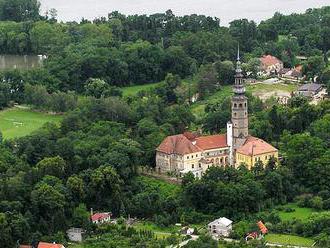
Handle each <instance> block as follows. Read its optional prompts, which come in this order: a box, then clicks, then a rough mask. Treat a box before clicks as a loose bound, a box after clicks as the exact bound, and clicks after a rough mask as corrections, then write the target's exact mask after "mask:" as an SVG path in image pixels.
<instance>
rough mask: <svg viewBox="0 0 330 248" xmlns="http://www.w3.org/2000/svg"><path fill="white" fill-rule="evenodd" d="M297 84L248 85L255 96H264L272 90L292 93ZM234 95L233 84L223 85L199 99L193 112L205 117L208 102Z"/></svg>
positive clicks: (248, 89)
mask: <svg viewBox="0 0 330 248" xmlns="http://www.w3.org/2000/svg"><path fill="white" fill-rule="evenodd" d="M297 87H298V86H297V85H295V84H282V83H278V84H266V83H257V84H249V85H247V87H246V90H247V92H249V93H251V94H252V95H254V96H259V97H261V98H262V97H263V95H267V94H271V93H272V92H273V93H274V94H275V92H286V93H291V92H292V91H295V90H296V89H297ZM231 95H233V92H232V85H226V86H223V87H221V89H220V90H218V91H217V92H216V93H214V94H213V95H211V96H209V97H208V98H207V99H205V100H203V101H199V102H197V103H195V104H194V105H192V109H191V110H192V113H193V114H194V115H195V116H196V117H197V118H200V117H203V116H204V114H205V106H206V104H210V103H211V104H212V103H216V102H218V101H219V100H220V99H224V98H226V97H230V96H231Z"/></svg>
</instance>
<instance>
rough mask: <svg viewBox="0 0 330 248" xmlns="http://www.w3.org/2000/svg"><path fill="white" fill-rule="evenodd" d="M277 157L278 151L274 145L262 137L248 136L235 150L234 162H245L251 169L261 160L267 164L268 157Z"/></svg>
mask: <svg viewBox="0 0 330 248" xmlns="http://www.w3.org/2000/svg"><path fill="white" fill-rule="evenodd" d="M272 157H273V158H276V159H278V151H277V149H276V148H275V147H273V146H272V145H270V144H268V143H267V142H266V141H264V140H262V139H258V138H255V137H252V136H250V137H248V138H247V139H246V141H245V143H244V144H243V146H241V147H239V148H238V149H237V150H236V164H242V163H244V164H246V165H247V167H248V169H251V168H252V167H253V166H254V164H255V163H256V162H258V161H261V162H262V163H263V164H264V165H266V164H267V162H268V160H269V159H270V158H272Z"/></svg>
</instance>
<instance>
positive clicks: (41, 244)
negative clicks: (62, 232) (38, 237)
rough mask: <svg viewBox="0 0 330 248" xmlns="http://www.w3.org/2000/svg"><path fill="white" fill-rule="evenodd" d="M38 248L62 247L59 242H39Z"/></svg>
mask: <svg viewBox="0 0 330 248" xmlns="http://www.w3.org/2000/svg"><path fill="white" fill-rule="evenodd" d="M38 248H64V246H63V245H61V244H54V243H53V244H52V243H45V242H39V244H38Z"/></svg>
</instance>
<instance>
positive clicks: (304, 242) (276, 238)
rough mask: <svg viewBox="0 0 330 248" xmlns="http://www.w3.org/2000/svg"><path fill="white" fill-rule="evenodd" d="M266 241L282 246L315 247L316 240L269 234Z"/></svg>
mask: <svg viewBox="0 0 330 248" xmlns="http://www.w3.org/2000/svg"><path fill="white" fill-rule="evenodd" d="M265 240H266V241H267V242H269V243H274V244H280V245H296V246H305V247H310V246H312V245H313V243H314V240H312V239H309V238H304V237H299V236H295V235H286V234H267V235H266V237H265Z"/></svg>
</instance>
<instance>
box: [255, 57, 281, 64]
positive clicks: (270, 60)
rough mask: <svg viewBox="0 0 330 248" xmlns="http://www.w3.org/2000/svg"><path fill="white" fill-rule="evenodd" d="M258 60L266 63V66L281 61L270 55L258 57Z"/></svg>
mask: <svg viewBox="0 0 330 248" xmlns="http://www.w3.org/2000/svg"><path fill="white" fill-rule="evenodd" d="M260 61H261V63H262V64H263V65H266V66H271V65H276V64H278V63H282V61H281V60H279V59H278V58H276V57H274V56H272V55H264V56H262V57H261V58H260Z"/></svg>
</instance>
